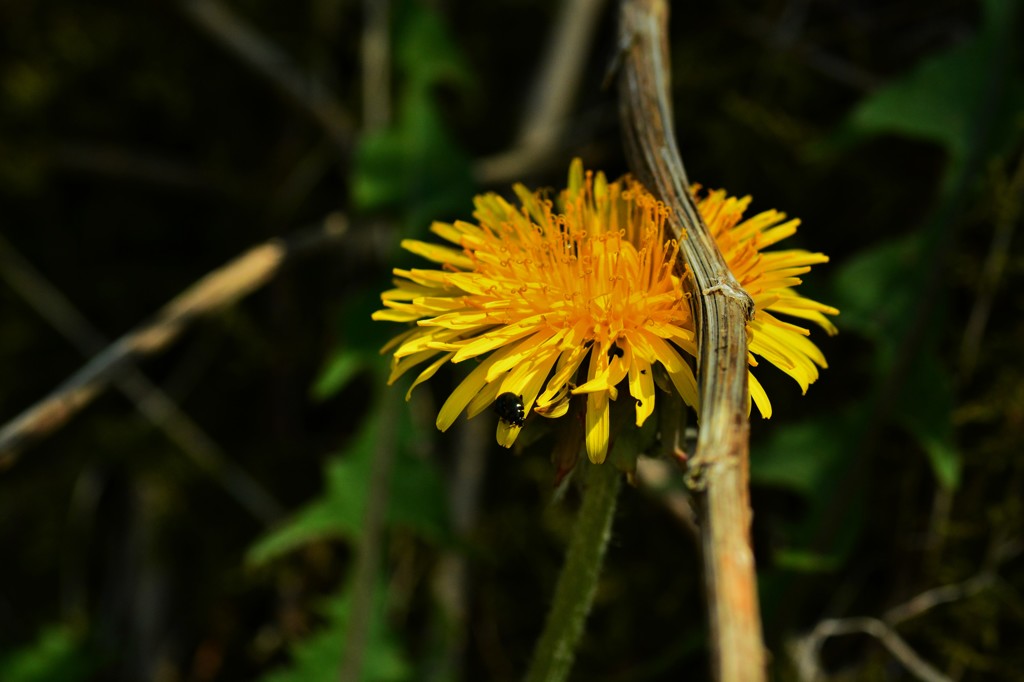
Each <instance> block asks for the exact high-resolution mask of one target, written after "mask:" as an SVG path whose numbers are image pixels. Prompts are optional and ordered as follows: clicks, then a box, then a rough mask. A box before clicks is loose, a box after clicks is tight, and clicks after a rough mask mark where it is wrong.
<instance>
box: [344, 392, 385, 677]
mask: <svg viewBox="0 0 1024 682" xmlns="http://www.w3.org/2000/svg"><path fill="white" fill-rule="evenodd" d="M378 383H379V384H380V385H383V384H384V381H383V377H381V381H380V382H378ZM397 395H398V394H397V392H396V391H384V392H383V395H382V397H381V398H380V402H379V403H378V405H379V409H378V412H379V414H380V417H379V422H378V425H377V439H376V447H375V448H374V453H373V463H372V465H371V468H370V480H369V481H368V482H367V483H368V486H369V491H370V492H369V494H368V495H367V496H366V510H365V511H364V512H363V514H364V516H363V528H362V537H361V538H360V541H359V553H358V555H357V557H356V562H355V567H354V568H353V574H352V588H351V589H352V592H351V594H352V603H351V607H350V611H349V619H348V626H347V627H346V630H345V642H344V647H343V653H344V657H343V659H342V662H341V668H340V671H339V676H338V679H339V680H341V682H357V681H358V680H362V679H364V675H363V662H364V661H365V659H366V648H367V646H368V645H369V643H370V631H371V627H372V626H373V616H374V612H375V611H376V609H375V608H374V606H375V604H374V602H375V597H376V595H377V584H378V581H379V580H380V576H379V575H378V574H379V572H380V561H381V544H382V543H381V540H382V538H383V534H384V524H385V521H386V517H387V511H388V504H389V500H390V499H391V471H392V469H393V467H394V461H395V454H396V450H397V448H398V443H397V441H396V437H395V424H396V421H397V418H396V416H397V415H396V412H397V410H398V407H397V405H396V403H397V401H398V398H397Z"/></svg>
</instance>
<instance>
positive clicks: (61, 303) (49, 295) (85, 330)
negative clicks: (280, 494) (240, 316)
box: [0, 236, 283, 525]
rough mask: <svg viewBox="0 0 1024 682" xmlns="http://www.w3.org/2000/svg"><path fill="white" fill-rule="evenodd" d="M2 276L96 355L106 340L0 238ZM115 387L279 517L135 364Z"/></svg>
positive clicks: (215, 472)
mask: <svg viewBox="0 0 1024 682" xmlns="http://www.w3.org/2000/svg"><path fill="white" fill-rule="evenodd" d="M0 276H2V277H3V278H4V279H6V280H7V283H8V284H10V285H11V287H12V288H13V289H14V290H15V291H17V292H18V293H19V294H21V296H22V298H24V299H25V300H26V301H28V302H29V303H30V304H31V305H32V307H34V308H35V309H36V310H37V311H38V312H39V314H40V315H42V316H43V317H44V318H46V320H47V321H48V322H49V323H50V324H52V325H53V326H54V327H55V328H56V329H57V330H58V331H59V332H60V333H61V334H63V335H64V337H65V338H67V339H68V340H69V341H71V342H72V343H73V344H74V345H75V346H76V347H77V348H78V350H79V351H81V352H82V354H83V355H85V356H87V357H88V356H90V355H94V354H96V353H99V352H101V351H102V350H103V348H104V347H106V346H107V344H108V341H107V340H106V339H104V338H103V336H102V334H100V333H99V331H98V330H96V329H95V328H94V327H93V326H92V324H90V323H89V321H88V320H87V319H85V317H84V316H83V315H82V314H81V313H80V312H78V310H77V309H75V307H74V306H73V305H72V304H71V302H70V301H69V300H68V299H67V298H66V297H65V296H64V295H63V294H62V293H61V292H60V291H59V290H58V289H57V288H56V287H55V286H53V285H52V284H51V283H50V282H49V281H48V280H47V279H46V278H45V277H43V275H42V274H41V273H39V272H38V271H37V270H36V269H35V268H34V267H32V265H31V264H30V263H29V262H28V261H26V260H25V259H24V258H23V257H22V256H21V255H20V254H19V253H18V252H17V251H16V250H15V249H14V247H13V246H11V244H10V243H8V242H7V240H5V239H4V238H3V236H0ZM113 382H114V383H115V384H116V385H117V387H118V388H119V389H120V390H121V392H122V393H124V394H125V395H126V396H127V397H128V398H129V399H130V400H131V401H132V403H133V404H134V405H135V407H136V409H138V410H139V412H140V413H142V414H143V415H144V416H145V417H146V418H147V419H149V421H150V422H152V424H153V425H154V426H156V427H157V428H158V429H160V430H161V431H163V432H164V434H165V435H166V436H167V438H168V439H169V440H170V441H171V442H172V443H174V444H175V445H177V446H178V447H179V448H181V450H182V452H184V453H185V454H186V455H187V456H188V457H189V458H190V459H191V460H192V461H193V462H194V463H195V464H196V465H198V466H199V468H200V469H202V470H203V471H205V472H207V473H208V474H210V475H211V476H213V478H214V479H215V480H216V481H217V482H218V483H220V485H221V486H223V487H224V489H225V490H226V491H227V492H228V493H229V494H230V495H231V496H232V497H233V498H235V500H237V501H238V502H239V504H241V505H242V506H243V507H245V509H246V510H247V511H248V512H249V513H250V514H252V515H253V516H254V517H255V518H257V519H259V520H260V521H262V522H263V523H265V524H267V525H269V524H272V523H274V522H275V521H277V520H278V519H280V518H281V516H282V513H283V510H282V508H281V505H280V504H279V503H278V502H277V501H276V500H275V499H274V498H273V497H272V496H271V495H270V494H269V493H268V492H267V491H266V489H264V488H263V486H261V485H260V484H259V483H257V482H256V481H255V480H254V479H253V478H252V477H251V476H249V475H248V474H247V473H246V472H245V471H244V470H243V469H241V468H240V467H238V466H237V465H236V464H235V463H234V462H232V461H231V460H230V459H229V458H228V457H227V456H226V455H225V454H224V452H223V450H221V448H220V446H218V445H217V444H216V443H215V442H214V440H213V439H212V438H210V436H209V435H207V434H206V432H205V431H203V430H202V428H200V427H199V425H198V424H196V423H195V422H194V421H193V420H192V419H191V418H190V417H189V416H188V415H187V414H185V413H184V412H182V410H181V408H180V407H178V405H177V404H176V403H175V402H174V401H173V400H172V399H171V398H170V396H168V395H167V394H166V393H164V392H163V391H162V390H160V388H158V387H157V386H154V385H153V384H152V383H151V382H150V381H149V379H147V378H146V376H145V375H144V374H143V373H142V372H140V371H139V369H138V368H137V367H136V366H135V365H134V364H128V365H126V366H125V368H124V374H123V375H121V376H115V377H113Z"/></svg>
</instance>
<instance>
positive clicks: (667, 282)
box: [373, 159, 697, 462]
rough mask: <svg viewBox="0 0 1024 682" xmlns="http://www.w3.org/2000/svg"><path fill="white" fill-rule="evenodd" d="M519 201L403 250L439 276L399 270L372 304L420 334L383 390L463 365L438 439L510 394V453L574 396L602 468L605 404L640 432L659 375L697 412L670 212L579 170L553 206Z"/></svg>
mask: <svg viewBox="0 0 1024 682" xmlns="http://www.w3.org/2000/svg"><path fill="white" fill-rule="evenodd" d="M515 193H516V195H517V197H518V199H519V203H520V206H518V207H516V206H513V205H512V204H510V203H509V202H507V201H506V200H505V199H503V198H501V197H500V196H498V195H495V194H485V195H482V196H478V197H477V198H476V201H475V207H476V210H475V212H474V214H473V215H474V217H475V219H476V223H468V222H455V223H453V224H446V223H434V224H433V225H432V226H431V231H433V232H434V233H435V234H437V235H439V236H440V237H441V238H443V239H445V240H446V241H448V242H449V243H451V244H452V245H454V246H446V245H438V244H432V243H427V242H422V241H416V240H405V241H403V242H402V246H403V247H404V248H406V249H407V250H409V251H411V252H413V253H415V254H418V255H420V256H422V257H424V258H426V259H427V260H430V261H432V262H434V263H437V264H438V265H439V266H440V268H438V269H411V270H403V269H396V270H395V271H394V273H395V275H396V277H397V279H396V280H395V285H396V288H395V289H392V290H390V291H386V292H384V293H383V294H382V296H381V298H382V300H383V302H384V305H385V309H384V310H380V311H377V312H376V313H374V315H373V318H374V319H375V320H391V321H396V322H415V323H416V326H415V327H414V328H412V329H410V330H409V331H406V332H405V333H403V334H400V335H399V336H398V337H396V338H395V339H393V340H392V341H391V343H389V344H388V345H387V346H386V347H385V349H384V352H387V351H393V356H394V357H393V363H392V371H391V376H390V379H389V382H394V381H395V380H396V379H398V377H400V376H402V375H403V374H405V373H406V372H407V371H409V370H410V369H412V368H413V367H418V366H420V365H422V364H423V363H428V362H429V364H428V365H427V366H426V368H425V369H422V370H421V371H420V372H419V375H418V376H417V377H416V379H415V380H414V381H413V384H412V386H411V387H410V389H409V391H410V392H411V391H412V389H413V388H415V387H416V386H418V385H419V384H421V383H423V382H424V381H426V380H427V379H429V378H430V377H432V376H433V375H434V374H435V373H436V372H437V370H438V369H440V367H441V366H442V365H444V364H445V363H447V362H452V363H462V362H465V361H471V363H470V364H472V365H473V368H472V370H471V371H470V372H469V374H468V376H467V377H466V378H465V379H463V380H462V382H461V383H460V384H459V385H458V386H457V387H456V389H455V390H454V391H453V392H452V394H451V396H449V397H448V399H447V400H446V401H445V403H444V405H443V406H442V407H441V410H440V412H439V413H438V416H437V427H438V428H439V429H440V430H442V431H444V430H446V429H447V428H448V427H449V426H451V425H452V423H453V422H454V421H455V419H456V418H457V417H458V416H459V414H461V413H462V412H463V411H465V412H466V413H467V414H468V416H470V417H473V416H475V415H476V414H479V413H480V412H482V411H483V410H484V409H486V408H487V407H488V406H490V405H491V404H493V403H494V402H495V400H496V399H499V397H500V398H502V400H503V401H504V400H507V399H508V397H509V395H508V394H510V395H511V397H513V398H514V399H516V402H517V404H516V405H515V409H516V418H513V419H510V420H506V419H499V420H498V427H497V440H498V442H499V443H500V444H501V445H503V446H505V447H511V446H512V444H513V443H514V441H515V440H516V437H517V436H518V435H519V432H520V430H521V428H522V425H523V423H524V419H525V418H527V417H528V416H529V415H530V414H538V415H540V416H542V417H549V418H555V417H560V416H562V415H564V414H565V413H566V412H567V411H568V408H569V401H570V398H571V397H572V396H585V397H586V416H585V435H586V438H585V440H586V449H587V455H588V456H589V458H590V459H591V460H592V461H594V462H602V461H604V459H605V457H606V455H607V452H608V441H609V423H610V416H609V402H610V401H612V400H616V399H617V398H618V397H619V391H620V390H626V391H628V392H629V395H630V396H632V398H633V399H634V401H635V417H636V419H635V421H636V424H637V425H638V426H639V425H642V424H643V423H644V422H645V421H646V420H647V418H648V417H650V415H651V413H652V412H653V410H654V400H655V395H654V394H655V383H654V377H653V371H654V368H653V366H654V365H656V364H657V365H660V366H661V367H663V368H664V370H665V372H666V373H667V375H668V377H669V379H670V380H671V383H672V384H673V386H674V388H675V390H676V391H678V393H679V394H680V395H681V396H682V398H683V400H685V401H686V402H687V403H688V404H690V405H696V403H697V384H696V380H695V379H694V376H693V371H692V370H691V368H690V365H689V363H688V362H687V360H686V358H685V357H684V356H685V355H690V356H695V355H696V346H695V337H694V331H693V330H694V325H693V318H692V315H691V307H690V302H689V299H688V295H687V294H686V292H685V289H684V287H685V285H684V282H683V280H682V278H680V276H679V274H678V273H677V271H676V256H677V254H678V248H679V247H678V243H677V242H676V241H675V240H674V239H672V238H670V237H669V236H668V235H666V230H665V222H666V219H667V217H668V210H667V209H666V207H665V206H664V204H662V203H661V202H659V201H657V200H656V199H655V198H654V197H653V196H652V195H651V194H650V193H649V192H648V191H647V190H646V189H644V188H643V187H642V186H641V185H640V184H639V183H637V182H635V181H634V180H632V179H630V178H628V177H627V178H625V179H623V180H621V181H618V182H611V183H609V182H608V181H607V180H606V179H605V177H604V175H603V174H601V173H597V174H596V175H594V174H592V173H589V172H588V173H584V171H583V166H582V164H581V163H580V161H579V160H578V159H577V160H576V161H574V162H573V163H572V166H571V168H570V171H569V183H568V188H567V189H566V190H564V191H563V192H561V194H560V195H559V197H558V201H557V206H556V205H555V204H553V203H552V202H551V201H550V200H548V199H547V198H546V197H545V195H544V193H542V192H530V191H528V190H527V189H526V188H525V187H523V186H522V185H517V186H516V187H515ZM620 384H621V385H620ZM407 397H408V394H407ZM520 403H521V404H520ZM499 405H501V403H499ZM503 409H507V406H505V408H503ZM520 416H521V418H520Z"/></svg>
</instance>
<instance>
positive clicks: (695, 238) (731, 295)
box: [619, 0, 765, 682]
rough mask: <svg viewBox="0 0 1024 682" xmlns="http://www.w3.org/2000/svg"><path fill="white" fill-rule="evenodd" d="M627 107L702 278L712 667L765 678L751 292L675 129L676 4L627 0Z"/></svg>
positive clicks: (638, 154)
mask: <svg viewBox="0 0 1024 682" xmlns="http://www.w3.org/2000/svg"><path fill="white" fill-rule="evenodd" d="M620 22H621V23H620V32H619V39H620V41H621V42H620V45H621V49H622V50H623V54H622V57H623V62H622V67H621V73H620V75H619V81H620V82H619V88H620V97H619V101H620V109H621V114H622V122H623V129H624V132H625V138H626V145H627V152H628V154H629V157H630V162H631V163H630V165H631V167H632V170H633V172H634V173H635V174H636V176H637V177H638V178H639V179H640V180H641V181H643V182H644V183H645V184H647V186H648V188H649V189H650V190H651V191H652V192H653V193H654V194H655V196H657V197H658V198H659V199H661V200H662V201H663V202H665V204H666V205H667V206H668V207H669V209H670V217H669V222H670V224H671V225H672V229H673V230H674V231H675V232H676V235H677V236H678V237H680V251H681V253H682V255H683V258H684V260H685V262H686V263H687V264H688V265H689V267H690V271H691V273H692V277H693V280H692V283H693V285H694V292H695V294H694V309H695V313H696V317H697V328H698V335H699V341H700V346H699V349H700V350H699V356H698V358H697V378H698V382H699V386H700V400H701V404H700V410H699V412H700V419H699V426H700V431H699V435H698V440H697V452H696V456H695V457H694V458H693V459H692V460H691V462H690V473H689V481H688V483H689V484H690V487H691V488H692V489H693V490H694V491H696V492H697V494H698V496H699V497H700V498H701V506H702V512H703V514H702V519H701V524H702V525H701V532H702V534H703V546H704V569H705V583H706V589H707V602H708V610H709V617H710V621H711V634H712V645H713V661H712V663H713V668H714V670H715V677H716V679H718V680H727V681H729V682H733V681H740V680H742V681H743V682H746V681H752V682H755V681H760V680H764V679H765V671H764V647H763V643H762V639H761V622H760V613H759V608H758V601H757V578H756V572H755V569H754V556H753V552H752V550H751V547H750V519H751V515H750V500H749V490H748V478H749V460H748V455H749V422H748V416H747V415H748V411H749V407H748V406H749V397H748V393H747V339H746V322H747V320H748V318H749V316H750V315H751V314H752V313H753V301H752V300H751V299H750V296H749V295H747V293H746V292H745V291H744V290H743V288H742V287H741V286H740V284H739V282H737V281H736V278H735V277H734V276H733V275H732V273H731V272H730V270H729V267H728V266H727V265H726V263H725V259H724V258H723V257H722V254H721V252H719V250H718V247H717V245H716V244H715V241H714V238H713V237H712V236H711V233H710V231H709V230H708V228H707V226H706V225H705V224H704V222H703V220H702V219H701V217H700V214H699V213H698V212H697V209H696V206H695V205H694V202H693V199H692V197H691V195H690V191H689V181H688V179H687V177H686V171H685V169H684V167H683V162H682V159H681V158H680V155H679V150H678V147H677V145H676V141H675V134H674V132H673V128H672V106H671V100H670V97H669V92H670V89H669V83H670V74H669V53H668V40H667V31H666V27H667V23H668V6H667V4H666V3H665V2H664V1H659V0H624V1H623V3H622V12H621V17H620Z"/></svg>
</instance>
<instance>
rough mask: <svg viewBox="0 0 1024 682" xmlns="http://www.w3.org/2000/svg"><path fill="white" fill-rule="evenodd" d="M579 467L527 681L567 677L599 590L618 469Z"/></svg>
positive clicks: (555, 681) (618, 481)
mask: <svg viewBox="0 0 1024 682" xmlns="http://www.w3.org/2000/svg"><path fill="white" fill-rule="evenodd" d="M580 466H585V468H586V471H587V481H586V488H585V489H584V491H583V504H582V506H581V507H580V512H579V516H578V517H577V519H576V525H575V527H574V528H573V534H572V539H571V540H570V541H569V549H568V551H567V552H566V556H565V565H563V566H562V572H561V574H560V575H559V576H558V584H557V585H556V586H555V596H554V599H553V600H552V602H551V610H550V611H548V616H547V622H545V624H544V632H543V633H542V634H541V637H540V640H539V641H538V642H537V648H536V649H535V650H534V653H533V661H531V663H530V669H529V671H528V672H527V674H526V682H562V680H565V679H566V678H567V677H568V676H569V670H570V669H571V668H572V663H573V659H574V658H575V656H576V647H577V645H578V644H579V641H580V638H581V637H582V635H583V624H584V623H585V622H586V619H587V614H589V613H590V606H591V604H592V603H593V601H594V594H595V593H596V592H597V579H598V577H599V576H600V574H601V566H602V564H603V563H604V554H605V550H606V549H607V547H608V538H609V537H610V536H611V526H612V518H613V517H614V516H615V504H616V502H617V500H618V496H619V488H620V487H621V483H622V473H621V472H620V471H618V470H617V469H616V468H615V467H614V466H611V465H610V464H609V463H606V464H598V465H592V464H589V463H587V464H584V463H581V464H580Z"/></svg>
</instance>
